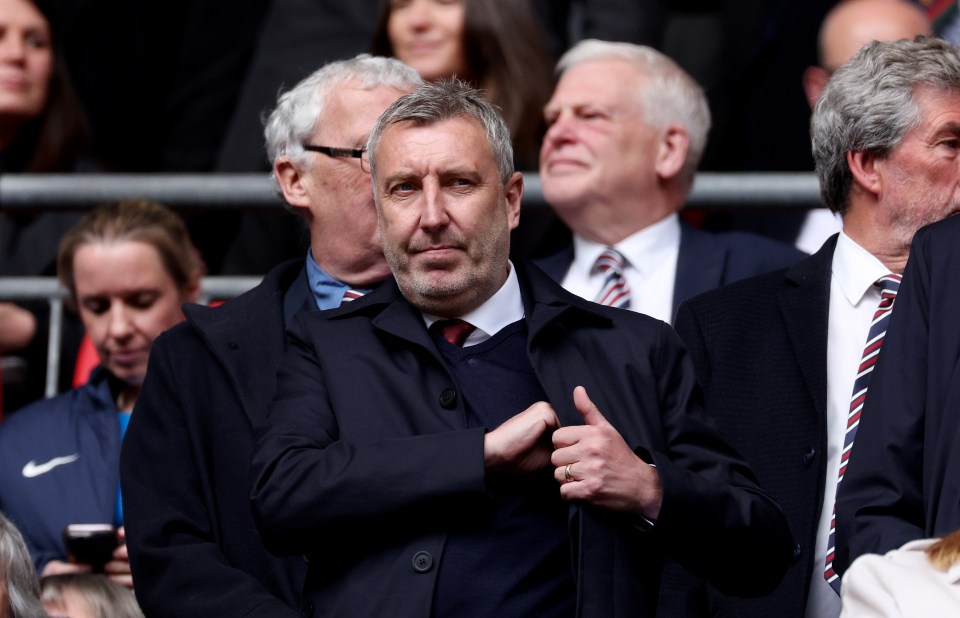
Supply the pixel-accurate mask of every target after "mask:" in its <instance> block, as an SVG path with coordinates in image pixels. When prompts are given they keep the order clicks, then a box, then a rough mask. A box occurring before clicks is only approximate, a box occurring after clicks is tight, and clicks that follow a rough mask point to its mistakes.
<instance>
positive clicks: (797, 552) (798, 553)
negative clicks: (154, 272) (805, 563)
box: [793, 543, 803, 562]
mask: <svg viewBox="0 0 960 618" xmlns="http://www.w3.org/2000/svg"><path fill="white" fill-rule="evenodd" d="M801 555H803V550H802V549H801V548H800V543H797V544H796V545H794V546H793V561H794V562H798V561H799V560H800V556H801Z"/></svg>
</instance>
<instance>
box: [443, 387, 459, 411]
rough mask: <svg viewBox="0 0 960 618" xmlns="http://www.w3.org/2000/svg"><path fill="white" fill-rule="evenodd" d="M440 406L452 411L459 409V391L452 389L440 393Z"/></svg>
mask: <svg viewBox="0 0 960 618" xmlns="http://www.w3.org/2000/svg"><path fill="white" fill-rule="evenodd" d="M440 405H441V406H443V408H444V409H445V410H452V409H454V408H456V407H457V391H456V390H455V389H452V388H445V389H443V392H442V393H440Z"/></svg>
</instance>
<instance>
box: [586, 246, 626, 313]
mask: <svg viewBox="0 0 960 618" xmlns="http://www.w3.org/2000/svg"><path fill="white" fill-rule="evenodd" d="M624 262H625V260H624V258H623V256H622V255H621V254H620V252H619V251H617V250H616V249H611V248H609V247H608V248H607V249H605V250H604V251H603V253H601V254H600V257H598V258H597V261H596V262H594V264H593V272H594V273H600V274H602V275H604V279H603V287H602V288H600V293H599V294H597V297H596V299H595V302H598V303H600V304H601V305H607V306H609V307H620V308H621V309H629V308H630V286H629V285H628V284H627V280H626V279H625V278H624V276H623V268H624Z"/></svg>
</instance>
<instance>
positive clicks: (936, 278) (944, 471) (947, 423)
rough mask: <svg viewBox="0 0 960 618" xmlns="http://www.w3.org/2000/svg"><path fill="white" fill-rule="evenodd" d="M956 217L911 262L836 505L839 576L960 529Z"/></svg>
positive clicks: (922, 242)
mask: <svg viewBox="0 0 960 618" xmlns="http://www.w3.org/2000/svg"><path fill="white" fill-rule="evenodd" d="M958 239H960V217H951V218H949V219H947V220H945V221H942V222H940V223H935V224H933V225H931V226H928V227H926V228H924V229H922V230H920V231H919V232H917V234H916V236H914V239H913V245H912V247H911V249H910V260H909V262H908V263H907V268H906V270H905V272H904V274H903V283H902V284H901V285H900V291H899V293H898V294H897V302H896V306H895V310H894V312H893V315H892V316H891V317H890V324H889V327H888V329H887V336H886V338H885V339H884V343H883V349H882V351H881V352H880V359H879V361H878V362H877V365H876V368H875V369H874V374H873V379H872V380H871V382H870V391H869V392H868V393H867V400H866V403H865V405H864V410H863V415H862V416H861V420H860V428H859V429H858V431H857V439H856V442H854V445H853V455H852V457H851V458H850V464H849V465H848V467H847V471H846V473H845V474H844V477H843V482H842V483H840V489H839V494H838V496H837V556H836V559H835V561H834V566H835V567H836V568H837V570H838V571H840V572H841V573H843V572H844V571H845V570H846V568H847V567H848V566H849V565H850V563H851V562H852V561H853V560H854V559H856V558H857V557H858V556H860V555H862V554H865V553H880V554H882V553H885V552H887V551H889V550H891V549H895V548H897V547H900V546H901V545H903V544H904V543H906V542H907V541H911V540H914V539H919V538H926V537H933V536H943V535H945V534H948V533H950V532H953V531H954V530H956V529H958V528H960V327H958V325H957V316H958V309H957V308H958V307H960V243H958V242H957V240H958Z"/></svg>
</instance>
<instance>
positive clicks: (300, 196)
mask: <svg viewBox="0 0 960 618" xmlns="http://www.w3.org/2000/svg"><path fill="white" fill-rule="evenodd" d="M273 171H274V176H275V177H276V179H277V184H278V185H279V186H280V191H281V192H282V193H283V199H284V200H285V201H286V202H287V203H288V204H290V205H291V206H295V207H299V208H308V207H309V206H310V196H309V194H308V192H307V188H306V187H305V186H304V184H303V174H301V173H300V170H299V169H298V168H297V165H296V163H294V162H293V161H292V160H291V159H289V158H287V157H279V158H278V159H277V161H276V163H274V166H273Z"/></svg>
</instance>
